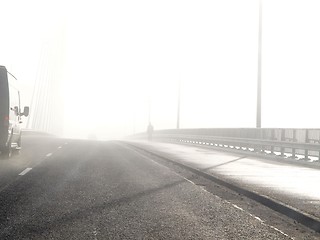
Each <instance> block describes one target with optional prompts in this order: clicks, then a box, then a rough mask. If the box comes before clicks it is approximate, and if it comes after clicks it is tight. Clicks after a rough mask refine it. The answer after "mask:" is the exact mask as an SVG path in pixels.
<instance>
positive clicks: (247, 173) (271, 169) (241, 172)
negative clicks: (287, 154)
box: [134, 141, 320, 219]
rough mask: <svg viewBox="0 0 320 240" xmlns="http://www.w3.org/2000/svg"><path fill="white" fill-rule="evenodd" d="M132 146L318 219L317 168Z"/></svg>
mask: <svg viewBox="0 0 320 240" xmlns="http://www.w3.org/2000/svg"><path fill="white" fill-rule="evenodd" d="M134 144H136V145H139V146H141V147H143V148H146V149H148V150H150V151H152V152H155V153H158V154H161V155H162V156H164V157H168V158H170V159H172V160H174V161H177V162H180V163H182V164H185V165H188V166H190V167H193V168H196V169H199V170H202V171H204V172H206V173H209V174H211V175H214V176H217V177H219V178H220V179H223V180H226V181H228V182H230V183H232V184H235V185H238V186H241V187H242V188H245V189H247V190H250V191H254V192H257V193H259V194H260V195H264V196H268V197H270V198H272V199H274V200H276V201H279V202H281V203H284V204H285V205H288V206H291V207H293V208H295V209H298V210H300V211H302V212H304V213H307V214H310V215H311V216H313V217H315V218H317V219H320V191H319V190H318V184H319V183H320V169H319V167H317V166H315V165H313V166H312V165H310V166H308V167H307V166H306V167H304V166H301V164H298V163H294V162H293V161H292V163H288V162H287V161H283V162H281V161H279V160H269V159H263V158H259V157H252V156H245V155H243V154H242V155H241V154H232V153H225V152H219V151H215V150H211V149H208V148H203V147H196V146H185V145H179V144H171V143H159V142H151V143H150V142H143V141H135V142H134Z"/></svg>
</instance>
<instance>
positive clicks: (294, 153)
mask: <svg viewBox="0 0 320 240" xmlns="http://www.w3.org/2000/svg"><path fill="white" fill-rule="evenodd" d="M292 131H293V134H292V135H293V136H292V142H296V130H295V129H293V130H292ZM291 158H293V159H296V149H295V148H292V156H291Z"/></svg>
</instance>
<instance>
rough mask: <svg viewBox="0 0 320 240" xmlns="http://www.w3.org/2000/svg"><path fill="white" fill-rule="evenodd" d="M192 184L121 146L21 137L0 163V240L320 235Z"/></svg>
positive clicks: (189, 178) (213, 189) (256, 206)
mask: <svg viewBox="0 0 320 240" xmlns="http://www.w3.org/2000/svg"><path fill="white" fill-rule="evenodd" d="M195 178H197V177H196V176H194V175H192V174H190V173H188V172H186V171H184V170H182V169H180V170H179V169H176V168H170V167H168V166H165V165H163V164H161V162H159V161H157V159H152V158H151V157H150V156H147V155H144V154H143V153H141V152H138V151H137V150H135V149H133V148H131V147H130V146H128V145H127V144H126V143H124V142H119V141H109V142H99V141H84V140H83V141H82V140H70V139H59V138H52V137H43V136H26V137H25V139H24V149H23V150H22V151H21V154H20V155H17V156H14V157H13V158H12V159H10V160H1V162H0V239H317V238H318V237H319V235H317V234H316V233H313V232H312V231H308V229H306V228H304V227H303V226H300V225H299V224H295V223H293V222H292V221H291V220H290V219H285V218H284V217H283V216H278V215H277V214H276V213H274V212H272V211H271V210H268V209H266V208H265V207H263V206H260V205H259V204H257V203H250V201H247V200H246V199H245V198H243V197H241V196H238V195H236V194H234V193H230V192H228V190H224V191H221V188H220V187H219V186H215V185H214V184H212V186H211V188H210V189H209V190H208V189H206V188H205V187H204V186H203V184H199V183H197V181H196V180H195ZM198 181H199V179H198ZM209 184H210V183H209ZM230 196H232V197H230ZM235 203H237V204H235ZM238 203H239V204H238ZM241 204H242V205H241ZM253 208H254V209H253ZM250 209H252V211H251V210H250ZM260 210H261V213H266V212H267V214H264V215H267V216H265V219H264V220H262V219H261V217H259V216H257V215H256V214H255V213H256V212H259V211H260ZM268 211H270V213H269V212H268Z"/></svg>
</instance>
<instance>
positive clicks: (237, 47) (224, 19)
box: [0, 0, 320, 139]
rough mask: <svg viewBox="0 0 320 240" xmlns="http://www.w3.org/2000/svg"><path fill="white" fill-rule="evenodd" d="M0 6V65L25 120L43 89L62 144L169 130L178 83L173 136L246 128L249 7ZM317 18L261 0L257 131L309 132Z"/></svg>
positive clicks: (250, 107)
mask: <svg viewBox="0 0 320 240" xmlns="http://www.w3.org/2000/svg"><path fill="white" fill-rule="evenodd" d="M1 5H2V7H1V8H2V9H4V10H5V11H3V13H2V14H1V16H0V21H1V22H2V23H3V24H2V34H1V38H0V52H1V55H0V65H5V66H6V67H7V69H8V70H9V71H10V72H12V73H13V74H14V75H15V76H16V77H17V78H18V80H19V82H20V85H21V95H22V100H23V105H30V106H31V115H32V114H34V112H32V106H34V104H37V105H41V104H44V102H45V101H44V100H41V99H40V100H38V101H37V102H36V103H33V104H32V103H31V101H32V96H33V93H34V89H37V86H36V87H35V84H37V85H39V84H40V85H41V84H44V83H47V82H49V81H51V82H52V83H51V86H55V87H52V91H54V92H55V93H54V94H53V93H52V96H54V98H55V99H56V100H57V101H55V103H54V104H55V107H51V109H52V111H53V110H54V111H53V112H52V113H50V114H51V115H52V117H51V118H52V120H51V122H54V123H55V124H58V125H61V129H63V131H62V132H61V134H62V135H63V136H66V137H77V138H86V137H87V136H88V135H95V136H97V137H98V138H99V139H109V138H118V137H122V136H126V135H129V134H133V133H138V132H142V131H146V128H147V125H148V123H149V116H150V121H151V123H152V124H153V126H154V128H155V129H156V130H157V129H167V128H175V127H176V121H177V102H178V88H179V87H178V86H179V81H180V84H181V90H180V92H181V112H180V114H181V115H180V127H181V128H202V127H208V128H210V127H212V128H213V127H255V120H256V118H255V117H256V88H257V65H258V26H259V22H258V20H259V1H258V0H224V1H218V0H216V1H214V0H210V1H177V0H171V1H54V2H52V1H44V0H41V1H40V0H30V1H27V2H26V1H7V2H3V3H1ZM319 12H320V2H319V1H318V0H291V1H289V0H268V1H263V15H262V16H263V17H262V127H296V128H299V127H304V128H305V127H307V128H309V127H310V128H319V123H320V112H319V111H318V109H317V106H318V101H319V100H318V92H319V89H320V88H319V84H318V82H319V80H320V70H319V69H320V68H319V66H320V44H319V43H320V32H319V30H318V29H319V24H320V15H319ZM48 53H50V54H48ZM48 65H50V66H51V67H50V68H46V67H45V66H48ZM44 69H49V70H48V71H47V72H46V73H45V70H44ZM51 102H52V101H51ZM52 104H53V103H52ZM34 109H35V108H34ZM57 109H58V110H57ZM57 111H58V112H57ZM149 111H150V112H149ZM51 115H50V116H51ZM33 118H34V117H33ZM33 118H32V117H31V120H32V119H33Z"/></svg>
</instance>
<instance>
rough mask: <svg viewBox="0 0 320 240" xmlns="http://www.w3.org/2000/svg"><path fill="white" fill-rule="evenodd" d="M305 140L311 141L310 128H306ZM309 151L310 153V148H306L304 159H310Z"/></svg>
mask: <svg viewBox="0 0 320 240" xmlns="http://www.w3.org/2000/svg"><path fill="white" fill-rule="evenodd" d="M305 142H306V143H309V130H308V129H306V140H305ZM308 153H309V151H308V149H305V150H304V159H305V160H308V159H309V154H308Z"/></svg>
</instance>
